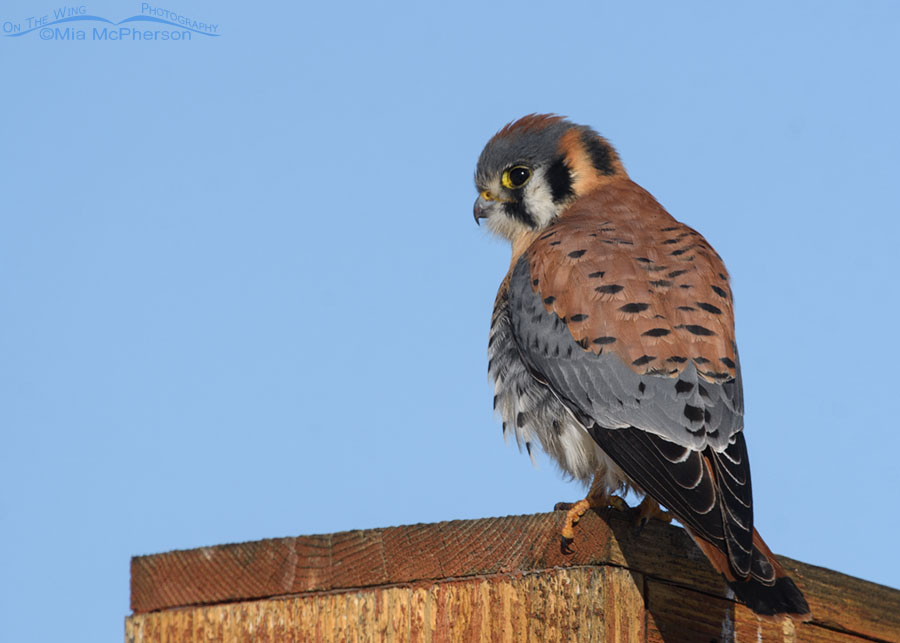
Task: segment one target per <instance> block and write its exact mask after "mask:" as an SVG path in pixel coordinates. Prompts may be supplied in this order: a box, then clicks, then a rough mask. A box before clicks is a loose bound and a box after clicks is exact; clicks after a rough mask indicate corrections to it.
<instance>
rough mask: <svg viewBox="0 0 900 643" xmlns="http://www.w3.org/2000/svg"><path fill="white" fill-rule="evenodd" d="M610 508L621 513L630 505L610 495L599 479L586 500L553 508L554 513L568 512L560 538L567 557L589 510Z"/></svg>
mask: <svg viewBox="0 0 900 643" xmlns="http://www.w3.org/2000/svg"><path fill="white" fill-rule="evenodd" d="M610 507H611V508H613V509H618V510H619V511H625V510H626V509H628V503H627V502H625V499H624V498H622V497H621V496H616V495H613V494H610V493H608V492H607V490H606V486H605V485H602V486H601V485H600V484H598V480H597V477H595V478H594V482H593V484H592V485H591V490H590V491H589V492H588V495H587V497H586V498H585V499H584V500H579V501H578V502H575V503H569V502H558V503H557V504H556V506H555V507H554V508H553V509H554V511H564V510H568V512H567V513H566V521H565V522H564V523H563V528H562V533H561V536H560V545H559V549H560V551H561V552H562V553H563V554H566V555H568V554H571V553H572V548H571V545H572V542H573V541H574V540H575V525H577V524H578V521H579V520H581V517H582V516H583V515H584V514H585V513H587V510H588V509H607V508H610Z"/></svg>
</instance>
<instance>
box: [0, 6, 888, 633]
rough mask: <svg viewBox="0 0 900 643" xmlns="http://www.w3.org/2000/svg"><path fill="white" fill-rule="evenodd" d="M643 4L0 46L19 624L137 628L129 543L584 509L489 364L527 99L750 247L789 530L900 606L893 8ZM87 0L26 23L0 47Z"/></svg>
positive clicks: (763, 495) (769, 454)
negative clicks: (496, 197)
mask: <svg viewBox="0 0 900 643" xmlns="http://www.w3.org/2000/svg"><path fill="white" fill-rule="evenodd" d="M623 4H624V3H609V2H590V3H581V4H570V5H567V6H559V7H558V8H554V9H548V8H547V6H546V5H541V6H538V5H537V4H535V5H534V6H531V5H529V4H527V3H521V2H503V3H494V4H493V5H492V6H486V5H484V4H483V3H463V2H459V3H450V4H448V3H441V4H438V3H408V4H406V5H404V6H401V5H395V7H394V8H392V9H384V8H379V7H377V6H374V5H373V4H370V3H359V4H352V3H344V4H340V3H333V4H331V5H329V6H328V7H326V6H317V7H301V6H298V5H297V4H296V3H273V4H270V5H267V6H266V7H265V8H264V9H257V8H254V7H253V6H252V5H247V4H231V3H219V2H182V3H177V4H152V3H151V6H153V7H156V8H165V9H168V10H170V11H173V12H175V13H176V14H178V15H184V16H188V17H191V18H193V19H196V20H197V21H202V22H206V23H215V24H217V25H218V28H217V30H218V31H217V33H219V34H220V35H219V36H217V37H212V36H207V35H203V34H199V33H194V34H193V35H192V38H191V40H190V41H149V42H148V41H144V42H134V41H129V40H125V41H116V42H113V41H110V40H105V41H96V40H92V39H91V36H92V29H93V28H94V27H100V28H102V27H103V26H104V25H105V23H99V22H97V23H88V22H81V23H78V26H77V28H78V29H84V30H86V33H87V38H86V40H85V41H65V40H63V41H59V40H53V39H51V40H41V38H40V30H36V31H34V32H32V33H30V34H26V35H24V36H18V37H7V36H6V35H5V34H6V33H8V32H7V31H6V30H7V29H11V28H12V27H4V31H3V32H0V77H2V83H3V90H2V101H0V105H2V108H0V140H2V153H0V193H2V200H3V205H2V208H0V314H2V319H3V326H4V332H3V333H2V334H0V431H2V443H3V448H2V450H0V525H2V529H0V548H2V550H3V551H4V552H7V554H6V555H5V556H4V557H3V558H2V561H0V577H2V578H3V579H4V582H3V583H2V587H0V621H2V622H3V623H5V626H4V628H5V631H6V634H8V635H9V640H11V641H22V640H29V639H32V638H33V637H34V636H38V637H39V639H41V640H60V639H61V638H65V639H66V640H68V641H75V640H77V641H91V642H93V641H100V640H120V639H121V637H122V622H123V618H124V617H125V616H126V614H127V613H128V565H129V558H130V557H131V556H133V555H138V554H148V553H154V552H162V551H167V550H171V549H177V548H190V547H198V546H203V545H211V544H219V543H227V542H235V541H244V540H252V539H260V538H267V537H279V536H292V535H298V534H313V533H328V532H333V531H339V530H347V529H355V528H367V527H378V526H388V525H395V524H405V523H415V522H432V521H439V520H448V519H454V518H477V517H483V516H499V515H506V514H518V513H534V512H542V511H548V510H550V509H551V508H552V506H553V505H554V503H556V502H557V501H560V500H573V499H577V498H578V497H580V495H581V493H582V491H581V489H580V487H578V486H577V485H575V484H573V483H567V482H565V481H564V480H563V479H562V478H561V477H560V476H559V475H558V474H557V472H556V471H555V470H554V468H553V466H552V465H551V464H550V463H548V462H547V461H546V460H544V459H543V458H539V466H538V468H537V469H534V468H532V466H531V465H530V464H529V462H528V459H527V457H525V456H523V455H520V454H519V453H518V452H517V451H516V449H515V447H514V446H504V444H503V440H502V438H501V431H500V427H499V425H498V423H497V422H496V421H495V419H494V418H493V416H492V412H491V397H492V391H491V388H490V386H489V384H488V381H487V375H486V356H485V354H486V344H487V330H488V325H489V320H490V311H491V305H492V302H493V297H494V294H495V292H496V288H497V286H498V284H499V283H500V280H501V279H502V277H503V274H504V273H505V271H506V269H507V266H508V261H509V249H508V247H507V246H506V245H505V244H504V243H502V242H500V241H498V240H496V239H492V238H490V237H488V236H487V234H486V232H485V231H484V230H483V229H478V228H476V227H475V225H474V223H473V221H472V214H471V212H472V210H471V206H472V202H473V200H474V197H475V191H474V188H473V185H472V173H473V170H474V164H475V161H476V159H477V157H478V154H479V152H480V150H481V147H482V146H483V145H484V143H485V141H486V140H487V139H488V138H489V137H490V136H491V135H492V134H493V133H494V132H495V131H496V130H497V129H498V128H499V127H501V126H502V125H503V124H505V123H506V122H507V121H509V120H512V119H514V118H517V117H519V116H521V115H524V114H526V113H529V112H557V113H561V114H565V115H568V116H569V117H571V118H572V119H573V120H575V121H576V122H581V123H585V124H589V125H592V126H593V127H595V128H596V129H597V130H598V131H600V132H601V133H603V134H604V135H605V136H607V137H608V138H609V139H610V140H611V141H612V142H613V143H614V144H615V145H616V146H617V148H618V149H619V151H620V153H621V155H622V157H623V159H624V161H625V164H626V167H627V168H628V170H629V172H630V174H631V176H632V177H633V178H634V179H635V180H636V181H637V182H639V183H640V184H642V185H643V186H644V187H646V188H647V189H649V190H650V191H651V192H652V193H653V194H654V195H656V197H657V198H658V199H659V200H660V201H661V202H662V203H663V204H664V205H665V206H666V207H667V209H668V210H669V211H670V212H671V213H672V214H673V215H674V216H675V217H676V218H678V219H680V220H682V221H685V222H686V223H688V224H690V225H691V226H694V227H696V228H697V229H699V230H700V231H701V232H702V233H703V234H704V235H705V236H706V237H707V239H708V240H709V241H710V242H711V243H712V244H713V245H714V246H715V247H716V249H717V250H718V251H719V253H720V254H721V255H722V256H723V257H724V258H725V260H726V263H727V265H728V267H729V269H730V271H731V273H732V278H733V287H734V291H735V295H736V306H737V334H738V341H739V345H740V348H741V362H742V367H743V375H744V382H745V396H746V404H747V415H746V431H747V439H748V444H749V449H750V455H751V463H752V468H753V476H754V477H753V481H754V495H755V500H756V523H757V526H758V527H759V529H760V531H761V533H762V534H763V535H764V536H765V538H766V539H767V541H768V542H769V544H770V545H771V547H772V548H773V549H774V550H775V551H777V552H779V553H783V554H786V555H789V556H792V557H795V558H799V559H802V560H804V561H807V562H809V563H814V564H817V565H821V566H824V567H830V568H833V569H836V570H838V571H841V572H845V573H848V574H852V575H856V576H860V577H862V578H865V579H869V580H873V581H877V582H879V583H884V584H888V585H891V586H894V587H900V559H898V557H897V556H896V555H895V551H896V549H895V548H896V537H897V536H896V534H897V533H898V532H900V514H898V512H897V499H896V498H897V490H898V488H900V467H898V466H897V463H896V457H897V454H898V452H900V425H898V424H900V423H898V418H897V414H896V400H897V390H896V383H895V382H894V379H895V375H894V371H895V369H896V365H897V364H898V362H900V349H898V345H897V330H898V322H897V319H898V313H900V307H898V297H897V294H898V288H897V280H896V276H895V273H896V262H897V254H896V242H897V238H898V232H900V224H898V213H900V192H898V188H897V176H898V174H900V155H898V149H900V124H898V118H897V114H898V113H900V95H898V91H900V90H898V84H897V82H896V74H897V61H898V60H900V40H898V38H897V33H898V28H900V6H898V5H897V4H896V3H892V2H876V1H870V2H866V3H857V2H851V1H849V0H848V1H846V2H795V3H790V4H785V3H778V2H757V3H753V5H752V6H749V5H748V6H746V7H745V8H742V9H734V8H728V9H726V8H724V6H721V5H720V4H719V3H713V2H688V3H664V2H657V3H641V6H640V7H637V6H636V5H637V3H631V4H629V6H627V7H626V6H620V5H623ZM61 6H63V5H61V4H58V5H53V4H50V3H47V4H46V5H42V4H41V3H40V2H34V1H29V2H24V1H21V0H14V1H12V2H5V3H4V4H3V6H2V9H0V27H2V26H3V25H5V24H6V23H9V24H10V25H12V24H19V25H21V24H24V23H25V21H26V19H27V18H29V17H37V18H39V17H40V16H41V15H44V14H49V15H52V12H53V10H54V9H59V8H60V7H61ZM75 6H80V5H75ZM84 6H85V7H86V13H87V14H91V15H96V16H100V17H103V18H106V19H108V20H110V21H112V22H118V21H120V20H123V19H125V18H127V17H130V16H133V15H139V14H140V13H141V3H139V2H134V3H130V2H97V3H91V4H87V5H84ZM75 24H76V23H71V24H70V25H69V26H72V25H75ZM131 24H147V23H131ZM105 26H109V25H105ZM74 28H75V27H73V29H74ZM142 28H151V27H142ZM152 28H153V29H158V28H160V27H159V26H152ZM12 552H14V553H12ZM36 597H43V598H47V597H49V598H47V600H49V601H50V603H49V604H50V605H51V608H50V609H51V611H52V613H53V614H52V618H47V617H46V610H47V607H46V605H47V603H46V601H38V600H35V598H36ZM34 622H39V623H41V628H42V629H41V631H40V632H37V633H36V632H35V631H34V629H33V627H34V626H33V623H34ZM72 631H78V632H79V633H80V637H81V638H73V637H72V635H71V632H72ZM64 634H65V636H64Z"/></svg>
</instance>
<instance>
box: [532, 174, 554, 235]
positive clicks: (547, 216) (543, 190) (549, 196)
mask: <svg viewBox="0 0 900 643" xmlns="http://www.w3.org/2000/svg"><path fill="white" fill-rule="evenodd" d="M524 189H525V203H527V204H528V213H529V214H531V216H532V217H534V219H535V221H536V222H537V224H538V227H539V228H543V227H544V226H546V225H547V224H548V223H550V222H551V221H552V220H553V219H554V218H555V217H556V215H558V214H559V210H560V207H559V206H558V205H557V204H556V203H554V202H553V193H552V192H551V191H550V183H549V182H548V181H547V173H546V170H545V169H544V168H537V169H536V170H535V171H534V176H533V177H531V180H530V181H529V182H528V184H527V185H526V186H525V188H524Z"/></svg>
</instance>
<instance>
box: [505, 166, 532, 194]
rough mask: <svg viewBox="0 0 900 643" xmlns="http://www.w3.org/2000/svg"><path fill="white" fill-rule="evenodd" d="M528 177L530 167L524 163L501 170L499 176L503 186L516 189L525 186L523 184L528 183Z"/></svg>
mask: <svg viewBox="0 0 900 643" xmlns="http://www.w3.org/2000/svg"><path fill="white" fill-rule="evenodd" d="M529 179H531V168H529V167H525V166H524V165H516V166H514V167H511V168H509V169H508V170H504V171H503V176H501V177H500V183H502V184H503V187H505V188H506V189H507V190H518V189H520V188H523V187H525V184H526V183H528V181H529Z"/></svg>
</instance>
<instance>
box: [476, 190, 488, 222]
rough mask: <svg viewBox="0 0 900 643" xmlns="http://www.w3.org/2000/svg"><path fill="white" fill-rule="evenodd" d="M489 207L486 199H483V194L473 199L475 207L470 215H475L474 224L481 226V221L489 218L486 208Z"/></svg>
mask: <svg viewBox="0 0 900 643" xmlns="http://www.w3.org/2000/svg"><path fill="white" fill-rule="evenodd" d="M489 207H490V204H489V201H488V199H486V198H484V194H479V195H478V198H477V199H475V207H474V208H473V209H472V213H473V214H474V215H475V223H476V224H478V225H481V219H487V218H488V216H489V213H488V208H489Z"/></svg>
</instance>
